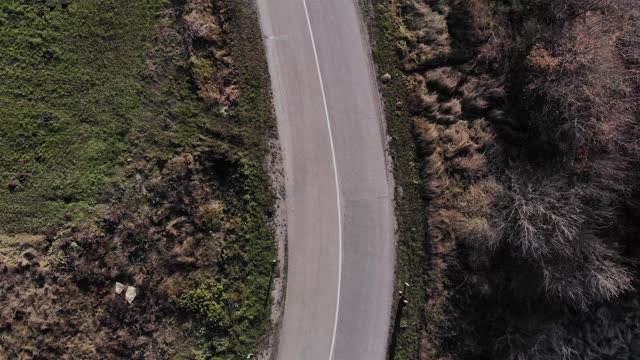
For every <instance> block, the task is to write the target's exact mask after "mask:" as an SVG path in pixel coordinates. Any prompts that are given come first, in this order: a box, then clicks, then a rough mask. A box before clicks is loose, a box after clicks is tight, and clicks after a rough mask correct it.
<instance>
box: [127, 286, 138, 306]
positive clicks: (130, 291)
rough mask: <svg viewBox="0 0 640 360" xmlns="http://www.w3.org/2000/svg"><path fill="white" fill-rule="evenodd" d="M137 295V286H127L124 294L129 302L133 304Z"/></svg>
mask: <svg viewBox="0 0 640 360" xmlns="http://www.w3.org/2000/svg"><path fill="white" fill-rule="evenodd" d="M137 295H138V290H136V288H134V287H133V286H129V287H127V292H126V293H125V294H124V298H125V299H127V302H129V304H132V303H133V300H134V299H135V298H136V296H137Z"/></svg>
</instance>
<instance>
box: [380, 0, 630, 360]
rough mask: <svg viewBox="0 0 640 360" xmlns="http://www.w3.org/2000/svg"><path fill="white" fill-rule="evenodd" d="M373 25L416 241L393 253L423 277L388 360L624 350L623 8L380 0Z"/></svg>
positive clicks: (584, 1)
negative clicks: (416, 211)
mask: <svg viewBox="0 0 640 360" xmlns="http://www.w3.org/2000/svg"><path fill="white" fill-rule="evenodd" d="M371 19H372V24H373V27H374V28H378V29H379V30H374V31H373V32H374V37H373V38H374V57H375V58H376V60H377V62H378V63H379V65H380V69H381V71H386V72H389V73H390V74H392V75H393V76H392V79H393V80H392V81H390V82H388V83H385V84H384V85H383V93H385V98H386V99H387V107H388V109H390V110H389V112H390V111H391V110H393V111H394V112H395V113H394V114H392V115H391V116H390V120H389V121H390V122H392V124H391V126H390V129H392V134H391V135H392V136H403V134H404V133H403V131H410V133H411V134H412V137H413V140H414V141H413V145H412V147H407V146H406V145H403V144H398V143H396V145H395V147H396V148H397V149H400V150H396V152H398V153H402V152H403V151H408V150H407V149H409V150H411V151H413V153H414V154H415V161H416V168H415V171H416V172H417V174H418V176H419V179H420V180H419V182H420V190H419V196H420V199H417V200H410V201H413V202H415V203H418V204H422V208H423V209H424V210H423V218H422V219H423V220H424V222H425V224H426V231H425V232H426V234H427V239H426V240H427V242H426V243H427V244H428V245H426V246H425V248H424V255H423V257H422V258H423V259H425V260H424V261H423V262H422V263H420V264H418V263H416V262H415V256H414V257H413V258H409V257H406V258H404V260H403V257H402V255H401V256H400V260H401V261H404V262H405V263H406V264H410V266H412V268H413V271H414V274H415V273H419V272H420V271H424V272H425V279H424V280H421V279H420V280H419V281H417V285H418V286H417V289H415V290H413V291H412V293H411V295H412V296H413V297H414V298H415V304H416V306H418V308H419V309H420V310H417V311H418V312H419V314H416V313H414V314H412V315H410V316H413V317H414V318H413V319H412V318H409V319H408V320H407V321H408V324H410V325H408V326H407V327H406V328H405V329H403V334H401V339H402V337H404V340H403V341H400V346H401V349H399V351H398V358H407V359H410V358H415V357H416V356H418V354H419V356H420V358H421V359H441V358H452V359H458V358H459V359H484V358H486V359H604V358H616V359H628V358H635V357H639V356H640V346H639V344H640V332H639V329H638V327H637V321H638V318H639V317H640V303H639V302H638V298H637V294H636V292H635V290H634V289H635V288H636V287H637V284H638V273H637V268H636V265H635V264H636V261H637V260H638V255H640V253H638V251H637V246H636V244H635V241H636V240H637V238H638V233H639V232H638V231H639V230H640V229H639V228H638V224H640V217H639V215H640V212H639V208H638V205H639V203H638V200H639V199H640V198H639V190H640V187H639V184H640V183H639V181H638V180H639V175H640V174H639V172H640V164H639V163H638V161H639V160H640V153H639V152H638V150H639V149H638V146H637V139H638V136H639V135H640V133H639V131H638V130H639V129H638V125H640V118H639V115H640V108H639V104H640V102H639V101H638V99H640V76H639V75H640V72H639V71H640V8H639V7H638V4H637V3H636V2H635V1H626V0H561V1H550V0H533V1H516V0H511V1H507V0H505V1H488V0H450V1H446V0H431V1H430V0H396V1H387V0H379V1H372V12H371ZM398 100H400V102H398ZM389 112H388V114H389ZM394 124H395V125H394ZM394 128H397V129H400V130H397V131H396V132H395V133H394V132H393V129H394ZM404 129H409V130H404ZM392 145H393V142H392ZM402 147H404V150H403V149H402ZM399 166H400V168H399V169H398V170H397V171H399V172H403V171H404V172H410V171H414V170H411V169H410V168H409V167H403V166H404V165H403V163H402V162H400V165H399ZM401 201H403V200H401ZM404 201H409V200H404ZM402 246H405V247H407V246H409V245H402V243H401V249H402ZM402 266H403V265H401V268H402ZM404 266H405V267H406V266H408V265H404ZM416 267H419V269H420V270H418V269H416ZM400 276H401V277H402V276H404V278H403V279H400V280H401V281H406V280H405V279H407V274H406V273H403V271H400ZM408 280H410V281H411V280H412V279H408ZM414 319H415V320H414Z"/></svg>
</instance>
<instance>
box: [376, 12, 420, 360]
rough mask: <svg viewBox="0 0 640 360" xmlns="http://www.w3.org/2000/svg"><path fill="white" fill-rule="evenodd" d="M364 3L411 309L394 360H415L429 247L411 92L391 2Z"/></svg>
mask: <svg viewBox="0 0 640 360" xmlns="http://www.w3.org/2000/svg"><path fill="white" fill-rule="evenodd" d="M368 3H369V5H370V7H368V8H365V10H366V12H365V15H366V17H367V21H368V28H369V34H370V37H371V41H372V44H371V46H372V52H373V58H374V61H375V63H376V65H377V68H378V75H380V76H381V75H382V74H385V73H389V74H391V75H392V79H391V80H390V81H388V82H385V83H384V84H381V86H380V89H381V92H382V96H383V98H384V103H385V117H386V123H387V132H388V134H389V136H390V137H391V141H390V152H391V156H392V158H393V164H394V179H395V183H396V191H395V199H396V209H395V210H396V220H397V222H398V234H399V240H398V245H397V246H398V249H397V263H396V290H400V289H402V285H401V284H403V283H404V282H408V283H410V285H411V286H410V288H408V291H407V296H408V298H409V300H410V305H409V306H408V307H406V308H405V309H404V313H403V319H402V321H401V329H400V331H399V334H398V342H397V347H396V349H395V359H398V360H405V359H407V360H413V359H417V358H418V354H419V350H420V339H421V333H422V332H423V329H424V324H425V317H424V311H423V309H424V304H425V303H426V301H427V296H426V294H427V291H428V285H427V284H428V282H429V279H428V275H427V269H428V262H429V258H430V256H429V252H430V251H431V248H430V245H429V242H428V239H427V231H428V230H427V226H426V211H425V209H426V206H425V201H424V198H423V194H422V191H421V186H422V178H421V176H420V165H419V159H418V157H417V152H416V146H415V141H414V137H413V132H412V125H411V117H410V114H409V112H408V110H407V107H406V103H405V101H406V99H408V98H409V97H410V93H409V90H408V87H407V85H406V84H405V81H406V77H405V75H404V73H403V72H402V71H401V69H402V64H401V62H400V57H399V56H398V52H397V44H398V42H399V41H400V40H401V36H400V33H399V30H400V28H399V27H398V23H397V19H396V17H395V14H394V12H393V10H392V8H391V3H392V1H389V0H369V1H368Z"/></svg>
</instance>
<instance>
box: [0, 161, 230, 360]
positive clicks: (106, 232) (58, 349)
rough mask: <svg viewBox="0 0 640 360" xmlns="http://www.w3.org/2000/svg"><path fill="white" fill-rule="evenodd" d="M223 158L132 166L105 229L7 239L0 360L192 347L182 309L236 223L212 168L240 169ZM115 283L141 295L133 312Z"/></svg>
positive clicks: (2, 248) (102, 222)
mask: <svg viewBox="0 0 640 360" xmlns="http://www.w3.org/2000/svg"><path fill="white" fill-rule="evenodd" d="M224 159H225V158H224V156H221V154H216V153H215V152H203V153H201V154H199V155H197V156H194V155H193V154H190V153H183V154H180V155H178V156H176V157H174V158H173V159H170V160H169V161H168V162H166V164H163V163H164V162H163V161H157V162H153V163H149V164H146V163H137V164H134V165H133V166H132V167H131V168H129V169H128V171H129V172H130V174H131V175H132V178H131V185H130V187H129V188H128V189H127V190H126V191H125V192H124V193H123V194H122V198H119V199H117V200H118V201H115V202H114V205H111V206H110V207H109V208H108V209H105V211H104V214H103V215H102V216H101V217H100V218H99V220H98V221H96V222H86V223H83V224H81V225H78V226H75V227H71V228H67V229H64V230H63V231H61V232H60V233H58V234H55V235H52V236H50V237H34V236H26V235H23V236H21V237H19V238H18V239H16V240H15V241H9V240H7V239H1V242H0V272H2V273H3V274H2V278H1V280H0V290H1V291H0V303H1V304H3V305H2V309H1V310H0V329H2V330H1V331H2V335H1V336H2V342H1V345H0V349H2V351H4V355H3V353H2V351H0V355H1V356H4V357H7V358H19V356H22V357H24V356H32V357H35V358H51V359H53V358H61V357H62V356H67V357H69V358H74V359H76V358H77V359H80V358H98V357H102V356H106V357H108V358H128V359H143V358H158V359H159V358H169V357H171V356H174V355H176V354H177V353H178V352H179V351H180V349H182V348H184V347H185V346H186V345H187V344H189V341H190V340H188V332H189V331H191V324H190V322H189V321H188V319H187V318H180V317H179V316H177V315H178V311H177V310H176V308H175V306H176V300H177V296H179V295H180V294H181V293H183V292H184V291H185V290H186V289H187V288H188V286H189V284H190V283H191V282H192V281H198V280H199V279H200V280H201V278H203V277H210V276H211V274H212V271H213V269H214V267H215V265H216V262H217V261H218V260H219V258H220V256H221V255H222V249H223V244H224V239H225V236H226V235H225V232H224V231H223V226H222V225H223V224H224V222H225V221H227V220H228V219H225V214H224V208H223V206H222V203H221V202H220V200H219V199H217V197H218V196H219V195H220V194H219V193H218V192H219V191H220V190H221V189H220V188H217V187H219V186H220V185H219V184H217V179H216V178H215V177H212V176H213V174H211V173H208V171H207V170H206V169H207V168H210V167H211V166H212V163H211V162H214V163H215V167H216V168H220V167H223V166H227V167H228V166H233V164H232V161H231V160H229V159H227V160H224ZM134 174H138V176H133V175H134ZM143 188H144V189H145V190H144V191H143V190H142V189H143ZM116 282H121V283H123V284H125V285H130V286H135V287H136V288H137V289H138V297H136V299H135V300H134V303H133V304H128V303H127V302H126V301H125V299H124V296H123V295H117V294H116V293H115V291H114V286H115V283H116ZM61 339H67V340H65V341H61Z"/></svg>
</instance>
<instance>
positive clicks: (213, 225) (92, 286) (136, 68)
mask: <svg viewBox="0 0 640 360" xmlns="http://www.w3.org/2000/svg"><path fill="white" fill-rule="evenodd" d="M250 5H251V3H250V2H247V1H243V0H242V1H235V0H234V1H212V0H186V1H169V0H144V1H126V0H104V1H93V0H42V1H40V0H38V1H36V0H7V1H2V2H1V4H0V125H1V126H0V185H1V186H0V208H1V209H2V211H1V213H0V359H101V358H108V359H194V358H198V359H232V358H233V359H235V358H244V357H246V354H248V353H249V352H256V351H258V350H260V348H261V347H264V345H265V344H264V342H265V341H266V336H267V333H268V330H269V327H270V323H269V315H270V311H269V304H270V300H271V299H270V296H269V294H270V293H269V283H270V278H271V276H273V274H272V262H271V261H272V259H273V257H274V256H275V247H274V243H273V241H272V238H273V236H272V229H271V225H270V221H271V220H270V219H271V215H272V208H273V196H272V191H271V188H270V186H269V181H268V179H269V177H268V175H267V169H266V164H265V163H266V156H267V153H268V151H269V150H268V146H267V144H268V141H269V140H270V139H271V137H272V136H273V134H274V131H273V127H272V126H273V124H272V120H273V119H272V115H271V104H270V98H269V96H270V94H269V84H268V78H267V75H266V74H267V71H266V65H265V63H264V54H262V43H261V38H260V33H259V29H258V27H257V19H256V18H255V13H254V12H253V7H252V6H250ZM248 49H251V54H253V55H252V57H251V58H249V57H247V56H246V54H248V53H249V51H248ZM117 282H119V283H121V284H123V285H124V288H125V289H129V288H130V287H134V288H135V289H136V291H137V296H136V297H135V299H133V301H132V303H131V304H130V303H129V302H128V301H127V300H126V299H125V293H124V291H123V292H122V293H117V292H116V283H117Z"/></svg>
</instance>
